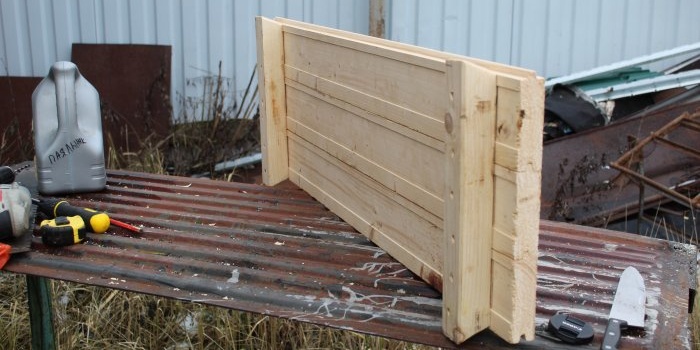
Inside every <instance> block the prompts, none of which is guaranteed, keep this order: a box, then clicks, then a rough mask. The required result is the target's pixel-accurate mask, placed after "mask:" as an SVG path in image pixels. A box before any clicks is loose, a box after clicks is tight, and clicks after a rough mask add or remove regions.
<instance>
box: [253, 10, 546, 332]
mask: <svg viewBox="0 0 700 350" xmlns="http://www.w3.org/2000/svg"><path fill="white" fill-rule="evenodd" d="M257 26H258V60H259V62H258V67H259V69H260V71H259V74H260V75H259V82H260V91H261V92H262V94H261V95H262V99H261V118H262V127H261V129H262V131H261V132H262V133H263V137H262V140H263V168H264V169H267V175H266V176H264V181H265V183H266V184H268V185H274V184H276V183H277V182H280V181H282V180H284V179H286V178H287V176H288V177H289V179H290V180H291V181H293V182H294V183H296V184H297V185H299V186H300V187H301V188H303V189H304V190H305V191H307V192H309V193H310V194H311V195H313V196H314V197H315V198H317V199H318V200H319V201H320V202H322V203H324V204H325V205H326V206H327V207H328V208H329V209H331V210H332V211H333V212H335V213H336V214H338V215H339V216H340V217H342V218H343V219H344V220H346V221H347V222H348V223H350V224H351V225H353V227H355V228H356V229H357V230H358V231H359V232H361V233H363V234H364V235H366V236H368V237H369V238H370V239H371V240H372V241H374V242H375V243H376V244H377V245H379V246H380V247H382V248H383V249H384V250H386V251H387V252H388V253H389V254H391V255H392V256H393V257H394V258H396V259H397V260H399V261H401V262H402V263H403V264H404V265H405V266H406V267H407V268H409V269H410V270H411V271H413V272H414V273H416V274H417V275H419V276H421V278H423V279H425V280H426V281H427V282H428V283H430V284H431V285H432V286H434V287H435V288H436V289H438V290H440V291H442V293H443V330H444V332H445V334H446V335H447V336H448V337H450V338H451V339H452V340H454V341H455V342H457V343H460V342H462V341H464V340H466V339H467V338H469V337H470V336H472V335H474V334H475V333H477V332H479V331H481V330H483V329H485V328H491V329H492V330H493V331H494V332H496V333H497V334H498V335H499V336H501V337H502V338H503V339H505V340H507V341H509V342H511V343H517V342H518V341H519V340H520V339H521V337H522V336H524V337H525V338H526V339H532V338H533V337H534V321H535V320H534V315H535V289H536V273H537V265H536V263H537V234H538V227H537V224H538V218H539V190H540V188H539V186H540V169H541V149H542V146H541V142H542V140H541V135H542V132H541V130H542V119H543V104H544V96H543V91H544V89H543V84H542V79H540V78H538V77H536V76H535V74H534V72H531V71H526V70H522V69H518V68H515V67H509V66H504V65H501V64H496V63H492V62H487V61H482V60H475V59H471V58H467V57H462V56H457V55H452V54H447V53H443V52H438V51H432V50H427V49H422V48H418V47H413V46H409V45H404V44H399V43H395V42H391V41H386V40H382V39H377V38H372V37H366V36H363V35H359V34H352V33H347V32H343V31H339V30H334V29H329V28H324V27H320V26H315V25H310V24H306V23H300V22H295V21H290V20H287V19H276V20H274V21H273V20H268V19H264V18H258V19H257ZM282 87H283V88H282ZM280 101H281V102H280ZM278 102H280V103H279V104H278ZM276 152H281V153H284V154H276ZM285 162H286V163H285Z"/></svg>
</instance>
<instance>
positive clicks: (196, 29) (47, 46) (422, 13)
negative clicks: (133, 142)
mask: <svg viewBox="0 0 700 350" xmlns="http://www.w3.org/2000/svg"><path fill="white" fill-rule="evenodd" d="M385 1H386V8H387V11H386V13H387V15H386V16H387V19H386V21H387V27H386V28H387V37H388V38H389V39H392V40H396V41H401V42H405V43H409V44H415V45H420V46H425V47H429V48H434V49H438V50H445V51H449V52H454V53H457V54H462V55H467V56H473V57H478V58H483V59H488V60H493V61H498V62H502V63H506V64H511V65H516V66H521V67H525V68H530V69H534V70H536V71H537V72H538V73H539V74H540V75H542V76H545V77H553V76H559V75H565V74H569V73H573V72H576V71H580V70H584V69H588V68H592V67H596V66H599V65H603V64H608V63H612V62H616V61H619V60H623V59H629V58H633V57H637V56H640V55H644V54H648V53H652V52H656V51H659V50H664V49H669V48H673V47H676V46H679V45H682V44H688V43H692V42H698V41H700V21H698V20H697V16H698V14H700V1H699V0H385ZM256 15H264V16H267V17H275V16H282V17H288V18H292V19H297V20H302V21H307V22H311V23H316V24H321V25H325V26H330V27H334V28H340V29H344V30H349V31H353V32H357V33H363V34H366V33H367V32H368V28H369V0H261V1H253V0H54V1H51V0H0V74H2V75H14V76H44V75H46V73H47V72H48V69H49V67H50V65H51V64H52V63H53V62H55V61H58V60H68V59H70V50H71V45H72V44H73V43H112V44H159V45H171V46H172V51H173V57H172V76H171V79H172V84H173V85H172V91H173V96H172V97H173V101H175V102H178V101H182V99H183V96H189V97H194V98H197V97H199V96H201V86H202V79H203V78H204V77H207V76H213V75H216V74H217V72H218V63H219V61H221V62H222V75H223V76H224V77H225V78H226V83H227V85H228V89H229V90H230V91H233V92H234V93H233V94H232V95H233V96H234V97H236V98H240V96H241V94H242V92H243V90H244V89H245V87H246V84H247V82H248V79H249V78H250V74H251V72H252V70H253V68H254V66H255V25H254V17H255V16H256ZM175 107H176V108H177V105H176V106H175ZM177 111H179V110H176V113H177ZM176 115H177V114H176Z"/></svg>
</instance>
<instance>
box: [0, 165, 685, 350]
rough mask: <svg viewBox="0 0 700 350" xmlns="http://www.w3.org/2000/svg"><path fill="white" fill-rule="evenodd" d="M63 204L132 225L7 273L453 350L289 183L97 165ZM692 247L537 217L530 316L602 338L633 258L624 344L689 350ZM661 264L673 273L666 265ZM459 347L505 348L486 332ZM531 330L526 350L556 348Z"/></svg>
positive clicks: (350, 234) (419, 306)
mask: <svg viewBox="0 0 700 350" xmlns="http://www.w3.org/2000/svg"><path fill="white" fill-rule="evenodd" d="M69 200H70V201H71V203H73V204H75V205H81V206H85V207H92V208H97V209H100V210H105V211H107V212H108V213H110V215H111V216H113V217H114V218H116V219H118V220H122V221H124V222H129V223H132V224H135V225H137V226H139V227H141V228H142V233H139V234H134V233H132V232H130V231H128V230H124V229H120V228H116V227H115V228H112V229H110V230H109V231H108V232H107V233H106V234H101V235H94V234H89V236H88V240H87V243H85V244H80V245H74V246H70V247H66V248H60V249H58V248H52V247H48V246H44V245H42V244H41V240H40V239H39V238H38V237H34V240H33V246H32V250H31V251H30V252H28V253H25V254H24V255H20V256H17V257H15V258H13V259H12V260H11V261H10V262H9V263H8V265H7V266H6V270H8V271H12V272H15V273H25V274H32V275H37V276H45V277H50V278H55V279H62V280H68V281H73V282H78V283H84V284H90V285H97V286H102V287H107V288H114V289H121V290H126V291H132V292H140V293H147V294H154V295H159V296H163V297H170V298H176V299H181V300H186V301H192V302H198V303H204V304H209V305H215V306H220V307H225V308H231V309H237V310H243V311H248V312H255V313H261V314H266V315H270V316H275V317H281V318H286V319H291V320H295V321H300V322H309V323H314V324H319V325H323V326H329V327H335V328H341V329H345V330H352V331H357V332H362V333H368V334H374V335H380V336H383V337H389V338H395V339H402V340H406V341H409V342H415V343H422V344H428V345H433V346H438V347H443V348H452V347H454V346H455V345H454V343H452V342H451V341H450V340H449V339H448V338H446V337H445V336H444V335H443V334H442V328H441V303H442V301H441V297H440V294H439V293H438V292H437V291H435V290H434V289H433V288H431V287H430V286H429V285H427V284H426V283H425V282H423V281H421V280H420V279H419V278H417V277H416V276H415V275H413V274H412V273H410V272H409V271H408V270H407V269H406V268H405V267H404V266H403V265H401V264H400V263H399V262H397V261H396V260H395V259H393V258H392V257H391V256H389V255H387V254H386V253H385V252H384V251H383V250H382V249H380V248H378V247H377V246H375V245H374V244H372V243H371V242H370V241H369V240H368V239H366V238H365V237H364V236H362V235H360V234H359V233H357V232H356V231H355V230H353V229H352V228H351V227H350V226H349V225H348V224H346V223H344V222H343V221H341V220H340V219H339V218H338V217H337V216H336V215H334V214H333V213H331V212H330V211H328V210H327V209H326V208H324V207H323V206H322V205H321V204H319V203H318V202H316V201H315V200H314V199H313V198H311V197H310V196H309V195H307V194H306V193H304V192H303V191H301V190H300V189H298V188H297V187H296V186H294V185H291V184H289V183H287V184H285V185H284V186H276V187H264V186H258V185H251V184H243V183H230V182H222V181H211V180H204V179H193V178H184V177H174V176H164V175H150V174H143V173H135V172H126V171H109V172H108V185H107V189H106V191H104V192H100V193H94V194H86V195H79V196H72V197H70V198H69ZM696 255H697V251H696V249H695V247H693V246H691V245H685V244H677V243H671V242H667V241H662V240H657V239H650V238H645V237H638V236H636V235H631V234H626V233H620V232H613V231H608V230H602V229H596V228H587V227H582V226H575V225H570V224H565V223H556V222H550V221H542V223H541V226H540V238H539V261H538V275H537V281H538V287H537V319H536V321H537V324H538V325H542V324H544V323H546V321H547V320H548V319H549V317H551V316H552V315H553V314H554V313H555V312H556V311H559V310H561V311H565V312H571V313H573V314H575V315H576V316H577V317H579V318H583V319H584V320H585V321H586V322H591V323H592V324H593V326H594V329H595V330H596V334H597V335H598V338H596V340H594V344H599V343H600V337H599V336H600V334H601V332H602V331H603V329H604V327H605V319H606V317H607V315H608V312H609V308H610V304H611V303H612V300H613V293H614V290H615V288H616V287H615V284H616V280H617V277H618V275H619V272H620V271H622V270H623V269H624V268H625V267H627V266H635V267H636V268H637V269H638V270H639V271H640V272H641V273H642V275H643V276H644V278H645V279H646V281H647V284H648V285H649V286H651V287H650V289H649V302H648V312H647V327H646V330H645V332H643V333H639V334H635V335H634V336H632V337H626V338H624V339H623V340H622V345H623V346H626V347H632V348H649V349H682V348H689V347H690V346H691V345H690V340H689V339H690V338H689V337H690V334H689V332H690V331H689V328H688V315H687V312H688V306H689V304H688V291H689V289H690V288H693V287H694V286H695V281H694V278H695V272H694V270H693V269H694V266H695V259H696ZM669 271H673V273H668V272H669ZM462 347H463V348H468V349H483V348H490V349H496V348H510V347H509V346H508V345H507V344H505V343H503V342H502V341H501V340H499V339H498V338H497V337H496V336H495V335H493V334H492V333H490V332H488V331H486V332H483V333H480V334H478V335H477V336H476V337H474V338H472V339H470V340H469V341H468V342H467V343H465V344H463V346H462ZM562 347H563V345H561V344H557V343H554V342H552V341H551V340H549V339H547V338H543V337H536V339H535V340H534V341H532V342H524V343H521V344H519V348H524V349H545V348H550V349H557V348H562Z"/></svg>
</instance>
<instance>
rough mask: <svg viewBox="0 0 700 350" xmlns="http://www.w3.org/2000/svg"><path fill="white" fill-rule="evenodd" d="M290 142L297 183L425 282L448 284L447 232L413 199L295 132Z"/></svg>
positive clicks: (293, 174) (293, 169)
mask: <svg viewBox="0 0 700 350" xmlns="http://www.w3.org/2000/svg"><path fill="white" fill-rule="evenodd" d="M289 140H290V143H289V157H290V164H291V167H290V180H291V181H292V182H294V183H295V184H297V185H298V186H299V187H301V188H303V189H304V190H305V191H307V192H309V194H311V195H312V196H314V197H315V198H316V199H317V200H319V201H320V202H321V203H324V205H326V206H327V207H328V208H329V209H331V210H332V211H333V212H334V213H336V214H337V215H339V216H340V217H342V218H343V220H345V221H347V222H348V223H349V224H351V225H352V226H353V227H354V228H355V229H356V230H358V231H359V232H361V233H362V234H364V235H366V236H367V237H369V238H370V239H371V240H372V241H373V242H375V243H376V244H377V245H379V246H381V247H382V248H383V249H384V250H386V251H387V252H388V253H389V254H391V256H393V257H394V258H395V259H397V260H399V261H401V263H402V264H404V265H406V267H407V268H409V269H410V270H411V271H413V272H415V273H416V274H418V275H419V276H421V278H423V279H425V280H426V281H430V282H432V283H433V285H437V286H439V285H442V275H441V273H440V271H441V270H442V249H441V241H442V232H443V231H442V229H441V228H439V227H437V226H435V225H433V224H432V223H430V222H428V221H427V220H425V219H423V218H422V217H421V216H419V215H416V214H415V213H414V212H413V211H412V210H411V209H413V207H415V205H413V204H412V203H410V202H409V201H407V200H405V199H404V198H402V197H401V196H399V195H397V194H396V193H394V192H393V191H390V190H388V189H387V188H386V187H383V186H381V185H380V184H378V183H377V182H376V181H374V180H373V179H371V178H369V177H367V176H366V175H364V174H361V173H360V172H359V171H357V170H356V169H353V168H351V167H350V166H348V165H347V164H345V163H343V162H341V161H339V160H338V159H336V158H334V157H332V156H330V155H329V154H328V153H326V152H325V151H323V150H321V149H319V148H318V147H316V146H314V145H312V144H310V143H308V142H306V141H304V140H303V139H302V138H300V137H298V136H296V135H293V134H292V135H290V138H289ZM358 194H362V195H358ZM397 204H398V205H397Z"/></svg>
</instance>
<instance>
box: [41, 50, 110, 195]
mask: <svg viewBox="0 0 700 350" xmlns="http://www.w3.org/2000/svg"><path fill="white" fill-rule="evenodd" d="M32 116H33V122H34V126H33V128H34V146H35V149H36V158H35V165H36V170H37V179H38V189H39V192H40V193H41V194H44V195H54V194H63V193H78V192H93V191H100V190H102V189H104V188H105V185H106V182H107V176H106V170H105V160H104V145H103V143H102V140H103V138H102V116H101V113H100V97H99V94H98V93H97V90H96V89H95V87H93V86H92V85H91V84H90V83H89V82H88V81H87V80H86V79H85V78H84V77H83V76H82V75H81V74H80V72H79V71H78V67H77V66H76V65H75V64H73V63H72V62H65V61H61V62H56V63H54V64H53V65H52V66H51V69H50V70H49V74H48V76H47V77H46V78H44V79H43V80H42V81H41V83H39V85H38V86H37V88H36V89H35V90H34V93H33V94H32Z"/></svg>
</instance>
